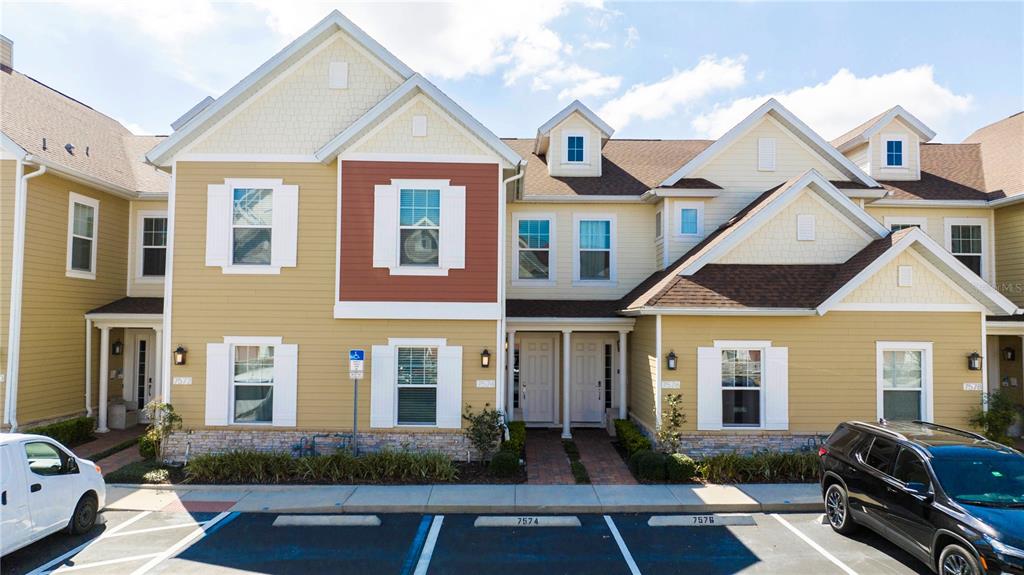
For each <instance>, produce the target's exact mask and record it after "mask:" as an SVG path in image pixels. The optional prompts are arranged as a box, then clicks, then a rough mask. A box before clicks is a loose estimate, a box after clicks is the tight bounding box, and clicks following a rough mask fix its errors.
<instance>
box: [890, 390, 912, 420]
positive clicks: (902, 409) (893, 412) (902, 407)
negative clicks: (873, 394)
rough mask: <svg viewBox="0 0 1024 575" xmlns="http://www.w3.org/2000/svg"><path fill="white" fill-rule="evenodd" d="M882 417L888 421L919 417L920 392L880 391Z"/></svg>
mask: <svg viewBox="0 0 1024 575" xmlns="http://www.w3.org/2000/svg"><path fill="white" fill-rule="evenodd" d="M882 404H883V406H882V417H884V418H885V419H887V420H890V421H914V420H919V419H921V392H920V391H903V390H884V391H882Z"/></svg>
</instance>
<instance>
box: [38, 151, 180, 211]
mask: <svg viewBox="0 0 1024 575" xmlns="http://www.w3.org/2000/svg"><path fill="white" fill-rule="evenodd" d="M25 162H26V163H31V164H36V165H39V166H43V167H46V168H49V169H50V170H53V171H54V172H55V173H58V174H61V175H62V176H65V177H66V178H67V179H69V180H72V181H75V182H78V183H80V184H84V185H87V186H91V187H93V188H96V189H98V190H102V191H104V192H107V193H109V194H113V195H115V196H118V197H121V198H124V199H126V200H138V199H140V198H143V197H147V198H154V199H155V198H162V197H163V194H159V193H146V194H145V195H143V194H142V193H141V192H139V191H136V190H132V189H129V188H125V187H122V186H118V185H115V184H111V183H108V182H105V181H103V180H101V179H99V178H97V177H95V176H90V175H88V174H86V173H84V172H82V171H80V170H76V169H74V168H69V167H67V166H62V165H60V164H55V163H53V162H51V161H49V160H43V159H41V158H38V157H36V156H32V155H28V156H25Z"/></svg>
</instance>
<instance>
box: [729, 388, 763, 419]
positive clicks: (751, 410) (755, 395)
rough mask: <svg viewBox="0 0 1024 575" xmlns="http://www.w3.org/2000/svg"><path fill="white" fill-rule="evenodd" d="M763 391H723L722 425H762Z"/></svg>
mask: <svg viewBox="0 0 1024 575" xmlns="http://www.w3.org/2000/svg"><path fill="white" fill-rule="evenodd" d="M760 424H761V391H760V390H757V389H724V390H722V425H760Z"/></svg>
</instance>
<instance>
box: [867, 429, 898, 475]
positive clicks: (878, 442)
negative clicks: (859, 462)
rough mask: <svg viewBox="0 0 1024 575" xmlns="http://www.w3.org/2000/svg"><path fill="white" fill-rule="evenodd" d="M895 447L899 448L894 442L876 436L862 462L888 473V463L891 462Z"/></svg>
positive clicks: (894, 454)
mask: <svg viewBox="0 0 1024 575" xmlns="http://www.w3.org/2000/svg"><path fill="white" fill-rule="evenodd" d="M897 449H899V446H898V445H896V443H895V442H893V441H889V440H888V439H883V438H881V437H876V438H875V441H874V443H872V444H871V450H870V451H868V455H867V457H866V458H865V459H864V462H865V463H867V464H868V465H870V466H871V467H874V468H875V469H877V470H879V471H882V472H885V473H888V472H889V464H890V463H892V459H893V457H895V456H896V450H897Z"/></svg>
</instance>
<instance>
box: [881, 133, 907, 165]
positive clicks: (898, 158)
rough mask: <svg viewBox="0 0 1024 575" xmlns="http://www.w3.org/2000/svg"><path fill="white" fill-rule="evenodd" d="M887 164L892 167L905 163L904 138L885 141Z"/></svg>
mask: <svg viewBox="0 0 1024 575" xmlns="http://www.w3.org/2000/svg"><path fill="white" fill-rule="evenodd" d="M885 165H886V166H890V167H901V166H902V165H903V140H886V141H885Z"/></svg>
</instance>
